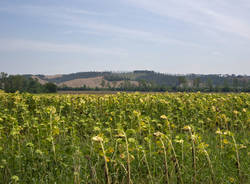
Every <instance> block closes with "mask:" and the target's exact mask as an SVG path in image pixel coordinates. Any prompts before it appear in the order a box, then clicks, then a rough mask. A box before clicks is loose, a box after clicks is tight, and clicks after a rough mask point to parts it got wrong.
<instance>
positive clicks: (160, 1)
mask: <svg viewBox="0 0 250 184" xmlns="http://www.w3.org/2000/svg"><path fill="white" fill-rule="evenodd" d="M124 2H126V3H130V4H132V5H134V6H137V7H139V8H142V9H144V10H146V11H148V12H151V13H153V14H157V15H160V16H164V17H169V18H173V19H176V20H179V21H183V22H186V23H189V24H192V25H195V26H199V27H201V28H209V29H215V30H218V31H222V32H226V33H233V34H235V35H238V36H241V37H244V38H248V39H250V22H249V21H246V20H249V19H247V18H250V16H249V13H248V12H247V11H246V12H245V13H248V17H244V18H242V12H239V10H236V8H235V7H237V5H238V3H239V2H238V1H234V2H232V1H225V0H220V1H218V0H215V1H202V0H199V1H197V0H188V1H187V0H157V1H156V0H126V1H125V0H124ZM239 4H241V6H242V7H243V5H242V4H244V2H241V3H239ZM246 5H248V6H249V3H248V4H246ZM234 9H235V11H233V10H234Z"/></svg>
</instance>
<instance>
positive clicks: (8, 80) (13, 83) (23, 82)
mask: <svg viewBox="0 0 250 184" xmlns="http://www.w3.org/2000/svg"><path fill="white" fill-rule="evenodd" d="M1 76H2V77H1V78H0V79H1V80H0V86H1V87H2V89H3V90H4V91H5V92H6V93H15V92H17V91H19V92H20V93H23V92H28V93H56V92H57V86H56V85H55V84H54V83H50V82H49V83H46V84H44V85H42V84H40V83H39V82H38V81H37V80H35V79H32V78H31V77H25V76H22V75H10V76H8V75H7V74H6V75H5V74H2V75H1Z"/></svg>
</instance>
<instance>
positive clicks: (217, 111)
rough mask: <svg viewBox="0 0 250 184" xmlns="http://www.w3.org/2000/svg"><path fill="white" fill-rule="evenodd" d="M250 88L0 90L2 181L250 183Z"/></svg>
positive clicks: (0, 166) (0, 172) (0, 160)
mask: <svg viewBox="0 0 250 184" xmlns="http://www.w3.org/2000/svg"><path fill="white" fill-rule="evenodd" d="M249 105H250V95H249V94H245V93H241V94H201V93H188V94H187V93H171V94H169V93H165V94H140V93H133V94H128V93H119V94H117V95H105V96H94V95H82V96H79V95H51V94H47V95H31V94H24V93H23V94H20V93H15V94H7V93H2V94H0V178H1V183H62V184H63V183H77V184H78V183H167V182H168V183H250V178H249V173H250V168H249V165H250V160H249V154H250V150H249V146H250V136H249V135H250V107H249Z"/></svg>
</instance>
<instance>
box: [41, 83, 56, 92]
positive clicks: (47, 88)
mask: <svg viewBox="0 0 250 184" xmlns="http://www.w3.org/2000/svg"><path fill="white" fill-rule="evenodd" d="M44 88H45V92H47V93H56V92H57V85H55V84H54V83H51V82H49V83H46V84H44Z"/></svg>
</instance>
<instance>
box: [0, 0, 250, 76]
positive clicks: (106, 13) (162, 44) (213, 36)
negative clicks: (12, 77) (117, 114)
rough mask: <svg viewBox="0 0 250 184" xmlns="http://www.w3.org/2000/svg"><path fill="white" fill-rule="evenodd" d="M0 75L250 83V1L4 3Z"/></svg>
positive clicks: (0, 4) (6, 0)
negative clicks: (104, 74)
mask: <svg viewBox="0 0 250 184" xmlns="http://www.w3.org/2000/svg"><path fill="white" fill-rule="evenodd" d="M0 23H1V24H0V71H4V72H7V73H10V74H16V73H20V74H21V73H22V74H23V73H34V74H38V73H40V74H58V73H72V72H80V71H104V70H105V71H130V70H138V69H148V70H155V71H158V72H164V73H172V74H176V73H178V74H180V73H182V74H186V73H197V74H208V73H209V74H211V73H213V74H214V73H216V74H219V73H220V74H226V73H228V74H248V75H250V1H249V0H237V1H235V0H211V1H208V0H21V1H20V0H11V1H10V0H1V1H0Z"/></svg>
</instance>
